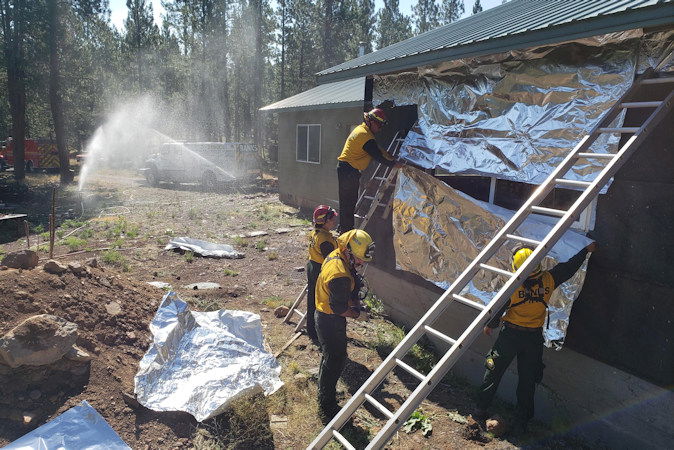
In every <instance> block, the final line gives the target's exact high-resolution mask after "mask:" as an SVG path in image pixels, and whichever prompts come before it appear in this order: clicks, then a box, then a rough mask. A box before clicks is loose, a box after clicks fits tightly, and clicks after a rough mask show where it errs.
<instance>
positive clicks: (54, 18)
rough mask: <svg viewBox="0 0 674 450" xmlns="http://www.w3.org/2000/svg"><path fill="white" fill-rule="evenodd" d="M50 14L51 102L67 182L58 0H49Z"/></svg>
mask: <svg viewBox="0 0 674 450" xmlns="http://www.w3.org/2000/svg"><path fill="white" fill-rule="evenodd" d="M47 8H48V10H47V12H48V14H49V31H50V34H51V39H49V100H50V102H51V116H52V120H53V121H54V134H55V135H56V149H57V150H58V155H59V171H60V174H61V183H62V184H67V183H70V182H72V181H73V177H72V173H71V172H70V158H69V155H68V147H67V145H66V134H65V133H66V131H65V122H64V119H63V102H62V100H61V80H60V61H59V54H58V50H59V49H58V47H59V43H60V42H61V26H60V14H59V5H58V0H48V1H47Z"/></svg>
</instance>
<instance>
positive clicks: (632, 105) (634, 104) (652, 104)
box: [620, 102, 662, 108]
mask: <svg viewBox="0 0 674 450" xmlns="http://www.w3.org/2000/svg"><path fill="white" fill-rule="evenodd" d="M660 105H662V102H625V103H621V104H620V107H621V108H657V107H658V106H660Z"/></svg>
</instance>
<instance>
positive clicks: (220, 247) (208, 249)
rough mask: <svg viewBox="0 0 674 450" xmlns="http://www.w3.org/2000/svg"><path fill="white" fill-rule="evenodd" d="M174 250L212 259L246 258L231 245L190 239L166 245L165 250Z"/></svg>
mask: <svg viewBox="0 0 674 450" xmlns="http://www.w3.org/2000/svg"><path fill="white" fill-rule="evenodd" d="M173 249H180V250H185V251H190V252H192V253H196V254H197V255H201V256H208V257H211V258H228V259H239V258H243V257H244V254H243V253H239V252H237V251H236V250H234V247H232V246H231V245H227V244H215V243H213V242H208V241H202V240H201V239H194V238H189V237H177V238H173V239H171V240H170V241H169V243H168V244H166V247H164V250H173Z"/></svg>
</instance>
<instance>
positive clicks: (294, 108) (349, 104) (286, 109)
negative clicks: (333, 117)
mask: <svg viewBox="0 0 674 450" xmlns="http://www.w3.org/2000/svg"><path fill="white" fill-rule="evenodd" d="M271 106H273V105H270V106H265V107H264V108H260V111H264V112H273V113H278V112H289V111H309V110H311V111H315V110H318V109H340V108H354V107H358V106H363V100H355V101H352V102H340V103H323V104H321V105H301V106H286V107H281V108H272V107H271Z"/></svg>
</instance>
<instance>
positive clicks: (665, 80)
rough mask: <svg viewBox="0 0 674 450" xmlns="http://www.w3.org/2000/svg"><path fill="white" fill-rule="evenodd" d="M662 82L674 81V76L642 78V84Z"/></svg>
mask: <svg viewBox="0 0 674 450" xmlns="http://www.w3.org/2000/svg"><path fill="white" fill-rule="evenodd" d="M661 83H674V77H662V78H647V79H645V80H641V84H661Z"/></svg>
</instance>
